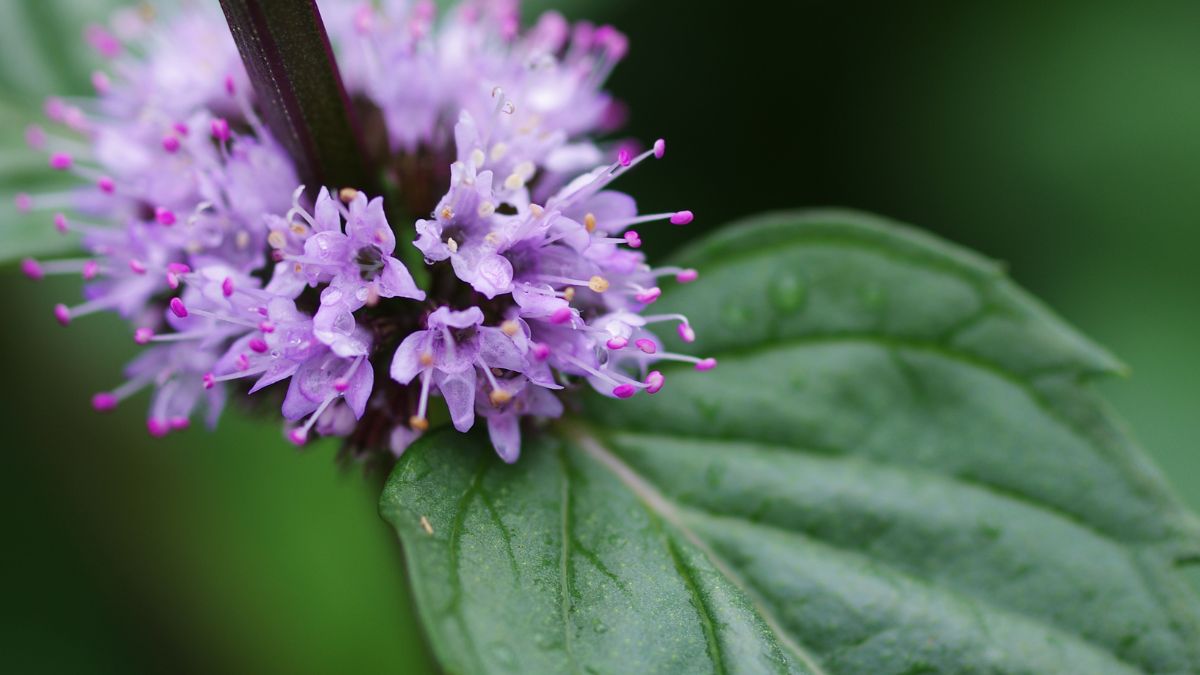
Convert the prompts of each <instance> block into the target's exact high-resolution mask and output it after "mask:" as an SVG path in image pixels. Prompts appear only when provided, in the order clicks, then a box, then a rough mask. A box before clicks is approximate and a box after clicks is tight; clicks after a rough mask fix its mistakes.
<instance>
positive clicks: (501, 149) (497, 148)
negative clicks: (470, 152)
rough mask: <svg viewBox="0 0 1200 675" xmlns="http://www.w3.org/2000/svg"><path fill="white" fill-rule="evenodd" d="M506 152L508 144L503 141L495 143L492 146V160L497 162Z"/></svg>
mask: <svg viewBox="0 0 1200 675" xmlns="http://www.w3.org/2000/svg"><path fill="white" fill-rule="evenodd" d="M507 154H508V146H507V145H505V144H504V143H497V144H495V145H493V146H492V161H493V162H499V161H500V160H502V159H504V156H505V155H507Z"/></svg>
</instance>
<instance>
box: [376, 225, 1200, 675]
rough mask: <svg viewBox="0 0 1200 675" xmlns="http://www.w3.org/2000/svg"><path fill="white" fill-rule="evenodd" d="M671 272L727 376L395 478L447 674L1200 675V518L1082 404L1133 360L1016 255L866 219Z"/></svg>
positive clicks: (775, 238) (718, 243)
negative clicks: (1082, 323) (1124, 361)
mask: <svg viewBox="0 0 1200 675" xmlns="http://www.w3.org/2000/svg"><path fill="white" fill-rule="evenodd" d="M678 262H680V263H682V264H685V265H689V266H695V267H697V268H699V269H700V270H701V279H700V281H697V282H696V283H694V284H690V285H687V286H682V287H678V288H675V289H672V291H671V292H669V293H668V294H667V295H665V296H664V298H663V299H662V300H661V301H660V306H661V308H662V311H665V312H666V311H669V312H675V311H680V312H685V313H687V314H689V316H691V317H692V321H693V325H694V326H695V327H696V331H697V333H698V335H699V336H700V337H699V339H698V340H697V342H696V343H695V345H693V346H694V347H695V351H696V352H697V353H701V354H705V355H711V356H716V357H718V358H719V360H720V365H719V366H718V368H717V369H716V370H714V371H711V372H708V373H698V372H695V371H692V370H690V369H686V368H676V369H672V370H669V371H667V372H666V375H667V387H666V388H665V389H664V390H663V391H662V392H661V393H660V394H658V395H657V396H653V397H650V396H644V395H639V396H638V397H637V398H635V399H633V400H630V401H612V400H608V399H601V398H599V397H592V398H590V399H587V401H586V405H585V406H584V408H583V411H582V413H581V414H579V415H577V416H576V417H575V418H573V419H571V420H564V421H563V422H560V423H557V424H555V425H553V426H551V427H550V428H549V429H547V430H545V431H543V432H541V433H530V434H528V435H529V436H532V438H529V439H527V441H526V447H525V450H524V452H523V455H522V457H521V459H520V461H519V462H518V463H517V464H516V465H515V466H507V465H504V464H502V463H501V462H499V461H498V460H496V459H495V458H494V457H493V456H492V452H491V450H490V448H489V447H488V443H487V440H486V438H485V437H484V436H483V435H482V434H480V435H469V436H463V435H459V434H455V433H453V432H439V433H434V434H431V435H430V436H429V437H428V438H426V439H424V440H423V441H421V442H420V443H418V444H417V445H415V446H414V447H413V448H412V449H410V450H409V452H408V454H406V455H405V457H404V458H403V459H402V460H401V462H400V464H399V465H398V466H397V468H396V471H395V473H394V474H393V476H392V478H391V480H390V482H389V484H388V487H387V489H386V490H385V493H384V495H383V499H382V504H381V508H382V512H383V514H384V516H385V517H386V518H387V519H388V520H389V521H390V522H391V523H392V524H393V525H394V526H395V528H396V530H397V531H398V532H399V534H400V537H401V539H402V540H403V542H404V544H405V549H406V554H407V556H408V559H409V562H410V567H411V574H412V581H413V585H414V589H415V593H416V597H417V599H418V605H419V608H420V612H421V615H422V617H423V621H424V624H425V626H426V628H427V630H428V632H429V635H430V637H431V640H432V643H433V646H434V649H435V651H436V653H437V654H438V657H439V658H440V659H441V661H442V663H443V664H444V665H445V667H446V668H447V669H448V670H449V671H451V672H457V673H484V672H488V673H491V672H495V673H505V672H512V673H516V672H520V673H543V672H572V671H573V672H680V673H684V672H686V673H693V672H729V673H735V672H736V673H743V672H744V673H759V672H799V673H872V674H877V673H898V674H899V673H927V672H928V673H933V672H947V673H960V672H1004V673H1010V672H1011V673H1066V672H1072V673H1131V672H1156V673H1191V672H1200V604H1198V603H1197V599H1196V597H1195V595H1194V593H1193V592H1192V590H1191V589H1190V587H1189V586H1188V584H1187V583H1186V582H1185V580H1184V579H1183V577H1182V575H1181V574H1180V572H1179V570H1178V568H1179V566H1181V565H1182V564H1184V563H1185V562H1186V561H1188V560H1192V561H1194V560H1195V559H1197V557H1198V556H1200V523H1198V521H1197V519H1196V518H1195V517H1194V516H1193V515H1192V514H1190V513H1188V512H1186V511H1185V510H1184V509H1183V508H1182V507H1181V506H1180V505H1179V504H1178V503H1177V502H1176V500H1175V499H1174V498H1173V497H1172V496H1171V495H1170V494H1168V492H1167V490H1166V488H1165V487H1164V482H1163V480H1162V478H1161V477H1160V476H1159V475H1158V473H1157V472H1156V470H1155V469H1154V467H1153V466H1151V465H1150V463H1149V462H1148V460H1147V459H1146V457H1145V455H1144V454H1143V453H1142V452H1141V451H1140V450H1139V449H1138V448H1137V447H1136V446H1135V445H1134V444H1133V443H1132V442H1131V441H1130V440H1129V438H1128V436H1127V435H1126V434H1125V433H1124V432H1123V431H1122V429H1121V428H1120V426H1119V425H1118V424H1117V423H1116V422H1115V421H1114V420H1113V417H1112V416H1111V414H1110V413H1109V412H1108V411H1107V409H1106V408H1105V406H1104V405H1103V404H1102V402H1101V401H1099V400H1098V399H1097V398H1096V396H1095V395H1094V394H1093V393H1092V391H1091V389H1090V387H1089V384H1088V383H1089V381H1090V380H1091V379H1093V378H1094V377H1096V376H1098V375H1102V374H1108V373H1113V372H1118V371H1120V369H1121V367H1120V365H1119V364H1118V363H1117V362H1116V361H1114V360H1113V358H1112V357H1110V356H1109V355H1108V354H1107V353H1105V352H1104V351H1103V350H1102V349H1100V348H1098V347H1096V346H1095V345H1093V344H1092V343H1090V342H1089V341H1088V340H1086V339H1085V338H1083V337H1081V336H1080V335H1078V334H1077V333H1075V332H1074V331H1073V330H1072V329H1071V328H1070V327H1068V326H1067V325H1065V324H1064V323H1063V322H1062V321H1060V320H1059V319H1057V318H1056V317H1054V316H1053V315H1052V314H1051V313H1050V312H1048V311H1047V310H1046V309H1045V308H1043V307H1042V306H1041V305H1040V304H1039V303H1038V302H1036V301H1035V300H1033V299H1031V298H1030V297H1029V296H1027V295H1026V294H1025V293H1023V292H1022V291H1021V290H1020V289H1018V288H1017V287H1015V286H1014V285H1013V284H1012V283H1010V282H1009V281H1007V280H1006V279H1005V278H1004V276H1003V275H1002V273H1001V272H1000V270H999V269H998V268H997V266H996V265H994V264H992V263H990V262H988V261H985V260H982V259H980V258H978V257H977V256H975V255H972V254H970V253H968V252H965V251H962V250H960V249H958V248H955V247H952V246H949V245H947V244H944V243H941V242H939V241H937V240H935V239H933V238H931V237H929V236H926V235H923V234H921V233H918V232H915V231H913V230H910V229H907V228H904V227H901V226H897V225H894V224H891V223H888V222H885V221H882V220H879V219H876V218H873V217H870V216H864V215H860V214H854V213H846V212H808V213H798V214H779V215H773V216H767V217H763V218H759V219H756V220H754V221H751V222H748V223H745V224H742V225H740V226H736V227H733V228H731V229H728V230H726V231H724V232H723V233H720V234H718V235H716V236H714V237H711V238H709V239H706V240H704V241H702V242H701V243H699V244H697V245H695V246H693V247H692V248H690V249H689V250H687V251H686V252H684V253H683V254H682V255H681V256H680V259H679V261H678ZM656 311H657V309H656ZM673 346H674V347H675V348H681V347H682V345H678V344H676V345H673ZM425 523H428V525H429V529H428V530H427V529H426V528H425V526H424V524H425ZM430 530H431V531H430Z"/></svg>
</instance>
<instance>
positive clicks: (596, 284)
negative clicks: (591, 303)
mask: <svg viewBox="0 0 1200 675" xmlns="http://www.w3.org/2000/svg"><path fill="white" fill-rule="evenodd" d="M588 288H590V289H592V290H593V291H595V292H597V293H603V292H604V291H607V290H608V279H605V278H604V277H592V278H591V279H588Z"/></svg>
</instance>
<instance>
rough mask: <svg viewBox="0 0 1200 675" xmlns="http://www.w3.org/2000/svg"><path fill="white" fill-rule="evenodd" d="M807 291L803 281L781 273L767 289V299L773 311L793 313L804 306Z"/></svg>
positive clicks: (793, 275)
mask: <svg viewBox="0 0 1200 675" xmlns="http://www.w3.org/2000/svg"><path fill="white" fill-rule="evenodd" d="M807 295H808V289H807V288H806V287H805V285H804V281H803V280H801V279H800V277H798V276H796V275H795V274H790V273H786V272H785V273H783V274H780V275H779V276H777V277H775V279H774V280H773V281H772V282H771V285H770V287H769V288H768V289H767V297H769V298H770V300H771V304H772V305H774V306H775V309H777V310H779V311H781V312H794V311H796V310H797V309H800V307H801V306H802V305H803V304H804V300H805V298H806V297H807Z"/></svg>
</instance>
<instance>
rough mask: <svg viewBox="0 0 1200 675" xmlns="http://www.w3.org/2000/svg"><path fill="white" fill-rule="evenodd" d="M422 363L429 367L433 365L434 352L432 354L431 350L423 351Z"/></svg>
mask: <svg viewBox="0 0 1200 675" xmlns="http://www.w3.org/2000/svg"><path fill="white" fill-rule="evenodd" d="M421 365H422V366H425V367H426V368H428V367H429V366H432V365H433V354H430V353H429V352H424V353H422V354H421Z"/></svg>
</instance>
